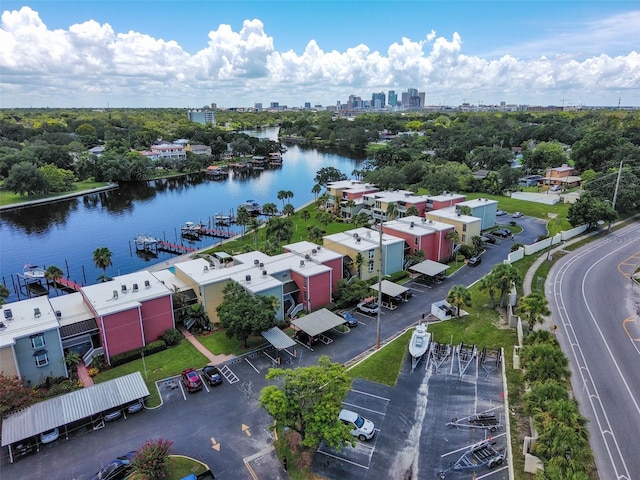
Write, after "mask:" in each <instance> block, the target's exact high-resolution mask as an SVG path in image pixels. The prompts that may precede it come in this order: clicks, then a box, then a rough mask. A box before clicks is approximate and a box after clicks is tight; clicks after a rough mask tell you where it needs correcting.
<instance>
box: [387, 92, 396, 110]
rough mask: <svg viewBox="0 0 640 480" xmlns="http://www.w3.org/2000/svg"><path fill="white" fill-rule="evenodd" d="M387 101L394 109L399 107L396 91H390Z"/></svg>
mask: <svg viewBox="0 0 640 480" xmlns="http://www.w3.org/2000/svg"><path fill="white" fill-rule="evenodd" d="M387 100H388V101H389V105H391V106H392V107H395V106H396V105H398V95H397V94H396V92H395V91H394V90H389V95H388V97H387Z"/></svg>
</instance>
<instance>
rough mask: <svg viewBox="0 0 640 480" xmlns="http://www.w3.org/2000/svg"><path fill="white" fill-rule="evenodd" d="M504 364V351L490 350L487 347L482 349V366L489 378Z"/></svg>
mask: <svg viewBox="0 0 640 480" xmlns="http://www.w3.org/2000/svg"><path fill="white" fill-rule="evenodd" d="M501 364H502V349H500V348H498V349H496V350H488V349H487V347H484V348H483V349H482V353H481V354H480V365H482V369H483V370H484V371H485V373H486V374H487V377H489V375H490V374H491V373H493V372H495V371H496V370H497V369H498V368H500V365H501Z"/></svg>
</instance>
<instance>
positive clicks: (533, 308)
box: [519, 292, 551, 331]
mask: <svg viewBox="0 0 640 480" xmlns="http://www.w3.org/2000/svg"><path fill="white" fill-rule="evenodd" d="M519 313H520V316H521V317H522V318H523V319H524V320H526V322H527V323H528V324H529V331H531V330H533V327H534V325H535V324H536V323H544V317H546V316H547V315H551V311H550V310H549V307H548V306H547V299H546V297H545V296H544V295H543V294H541V293H540V292H533V293H531V294H529V295H527V296H525V297H522V298H521V299H520V308H519Z"/></svg>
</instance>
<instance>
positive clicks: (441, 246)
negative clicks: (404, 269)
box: [382, 216, 454, 262]
mask: <svg viewBox="0 0 640 480" xmlns="http://www.w3.org/2000/svg"><path fill="white" fill-rule="evenodd" d="M453 230H454V226H453V225H450V224H448V223H443V222H438V221H435V220H431V219H426V218H425V217H418V216H409V217H403V218H399V219H397V220H393V221H390V222H385V223H384V224H383V226H382V231H383V232H384V233H388V234H390V235H393V236H394V237H398V238H402V239H403V240H404V242H405V247H404V248H405V252H404V256H405V258H406V257H407V256H409V255H413V254H414V253H415V252H416V251H418V250H422V251H423V252H424V255H425V260H433V261H436V262H439V261H440V260H445V259H447V258H449V257H450V256H451V255H452V254H453V248H454V245H453V242H452V241H451V240H449V239H447V235H448V234H449V233H450V232H452V231H453Z"/></svg>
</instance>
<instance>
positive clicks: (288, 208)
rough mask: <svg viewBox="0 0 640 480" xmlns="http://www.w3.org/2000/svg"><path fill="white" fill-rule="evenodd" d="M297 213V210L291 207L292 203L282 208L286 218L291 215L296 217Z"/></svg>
mask: <svg viewBox="0 0 640 480" xmlns="http://www.w3.org/2000/svg"><path fill="white" fill-rule="evenodd" d="M295 213H296V208H295V207H294V206H293V205H291V204H290V203H287V204H286V205H285V206H284V207H283V208H282V214H283V215H284V216H285V217H289V216H291V215H294V214H295Z"/></svg>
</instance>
